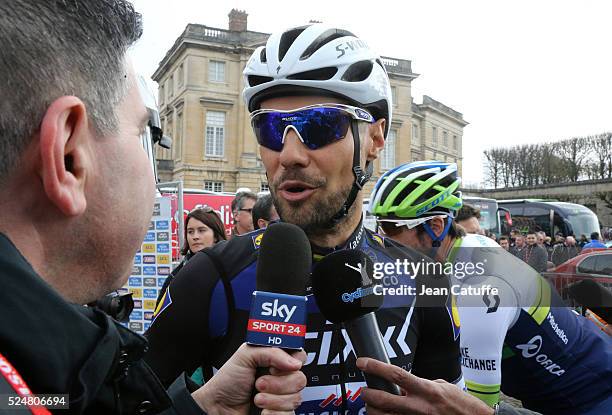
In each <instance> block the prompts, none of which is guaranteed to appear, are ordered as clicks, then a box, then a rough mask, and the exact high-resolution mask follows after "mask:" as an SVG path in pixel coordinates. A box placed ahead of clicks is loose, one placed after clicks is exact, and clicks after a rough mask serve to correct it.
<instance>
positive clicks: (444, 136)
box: [442, 131, 448, 148]
mask: <svg viewBox="0 0 612 415" xmlns="http://www.w3.org/2000/svg"><path fill="white" fill-rule="evenodd" d="M442 141H443V143H444V147H445V148H448V132H447V131H442Z"/></svg>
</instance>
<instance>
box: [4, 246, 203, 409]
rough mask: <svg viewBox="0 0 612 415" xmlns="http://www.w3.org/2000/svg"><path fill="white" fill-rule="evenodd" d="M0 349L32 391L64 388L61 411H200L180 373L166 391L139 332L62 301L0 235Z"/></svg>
mask: <svg viewBox="0 0 612 415" xmlns="http://www.w3.org/2000/svg"><path fill="white" fill-rule="evenodd" d="M0 281H1V286H2V291H1V294H0V353H2V355H4V357H5V358H6V359H7V360H8V361H9V362H10V363H11V364H12V365H13V366H14V367H15V369H16V370H17V371H18V372H19V373H20V374H21V376H22V377H23V379H24V381H25V382H26V383H27V384H28V386H29V387H30V389H31V390H32V392H33V393H34V394H35V395H36V394H68V395H69V402H70V409H69V410H68V411H64V410H62V411H61V413H62V414H81V413H84V414H154V413H163V414H164V415H170V414H203V411H202V410H201V409H200V408H199V406H198V405H197V404H196V403H195V401H194V400H193V399H192V398H191V396H190V392H189V390H188V389H187V386H186V384H185V382H187V380H186V378H185V376H184V375H181V376H180V377H179V378H178V379H177V380H176V381H175V382H174V384H173V385H172V386H171V387H170V390H169V391H168V392H166V391H165V390H164V388H163V386H162V385H161V383H160V382H159V380H158V379H157V377H156V376H155V374H154V373H153V372H152V371H151V369H150V368H149V367H148V366H147V365H146V364H145V363H144V361H143V359H142V358H143V356H144V353H145V352H146V350H147V341H146V339H145V338H144V337H142V336H140V335H138V334H136V333H134V332H132V331H130V330H128V329H127V328H125V327H123V326H121V325H120V324H119V323H117V322H115V321H114V320H112V319H111V318H110V317H108V316H107V315H106V314H104V313H102V312H101V311H98V310H95V309H91V308H87V307H83V306H81V305H76V304H70V303H68V302H66V301H65V300H64V299H63V298H62V297H60V295H59V294H58V293H57V292H55V291H54V290H53V289H52V288H51V287H50V286H49V285H48V284H47V283H46V282H45V281H43V280H42V279H41V278H40V276H38V275H37V274H36V272H35V271H34V269H33V268H32V267H31V265H30V264H29V263H28V262H27V260H26V259H25V258H24V257H23V256H22V255H21V254H20V253H19V251H18V250H17V249H16V248H15V246H14V245H13V244H12V243H11V241H10V240H9V239H8V238H6V236H4V235H2V234H0Z"/></svg>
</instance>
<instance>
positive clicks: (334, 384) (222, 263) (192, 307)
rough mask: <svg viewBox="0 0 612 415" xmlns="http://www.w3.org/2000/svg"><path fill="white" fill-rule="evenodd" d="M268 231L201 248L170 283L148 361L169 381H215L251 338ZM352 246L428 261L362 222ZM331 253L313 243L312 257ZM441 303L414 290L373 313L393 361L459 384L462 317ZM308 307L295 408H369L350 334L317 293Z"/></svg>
mask: <svg viewBox="0 0 612 415" xmlns="http://www.w3.org/2000/svg"><path fill="white" fill-rule="evenodd" d="M262 235H263V231H255V232H252V233H250V234H246V235H243V236H239V237H236V238H233V239H232V240H230V241H228V242H227V243H222V244H218V245H216V246H215V247H213V248H212V249H209V250H206V251H203V252H201V253H198V254H196V255H195V256H194V257H193V258H192V259H191V260H190V261H189V262H188V263H187V264H186V265H185V267H184V268H183V270H181V272H180V273H179V274H178V275H177V276H176V278H175V280H174V281H173V282H172V283H171V284H170V286H169V289H168V290H167V292H166V293H165V298H162V301H161V302H160V307H159V310H158V312H157V313H156V315H155V320H154V322H153V324H152V326H151V328H150V330H149V331H148V332H147V337H148V339H149V346H150V349H149V352H148V353H147V356H146V360H147V362H148V363H149V364H150V365H151V366H152V368H153V369H154V370H155V371H156V373H157V374H158V376H159V377H160V378H161V379H162V382H165V383H169V382H171V381H172V380H173V379H175V378H176V376H178V375H179V374H180V373H181V372H182V371H187V372H188V373H191V372H192V371H193V370H194V369H195V368H196V367H198V366H202V367H203V369H204V374H205V377H207V378H208V377H210V376H212V375H213V373H214V371H215V370H216V369H217V368H219V367H221V365H223V363H224V362H225V361H227V359H228V358H229V357H230V356H231V355H232V354H233V353H234V352H235V351H236V349H237V348H238V347H239V346H240V344H242V343H243V342H244V340H245V335H246V326H247V321H248V318H249V312H250V306H251V297H252V293H253V291H254V290H255V280H256V277H255V276H256V269H257V254H258V248H259V243H260V242H261V237H262ZM344 247H345V246H343V247H340V249H342V248H344ZM346 247H350V248H357V249H361V250H362V251H363V252H365V253H366V254H367V255H368V256H370V257H371V258H372V259H373V260H374V261H375V262H378V263H389V262H394V261H395V260H396V259H402V260H403V259H407V260H409V261H411V262H423V261H428V262H430V260H428V259H427V258H425V257H424V256H422V255H420V254H418V253H416V252H415V251H412V250H407V249H406V248H404V247H402V246H400V245H398V244H395V243H394V242H392V241H390V240H386V239H383V238H382V237H380V236H378V235H375V234H373V233H371V232H369V231H368V230H366V229H364V228H362V227H359V228H358V229H357V230H356V231H355V233H354V234H353V235H352V236H351V238H350V239H349V241H347V244H346ZM328 252H330V250H323V249H319V248H317V247H314V246H313V254H314V255H313V261H317V260H319V259H321V258H322V257H324V255H326V254H327V253H328ZM389 277H391V276H389ZM395 277H397V278H396V279H395V278H389V280H388V281H387V282H386V284H385V285H387V286H388V287H391V286H393V285H397V286H401V285H404V286H413V287H415V286H417V285H419V284H421V281H420V280H419V279H418V278H416V279H415V278H413V277H414V276H411V275H406V274H401V275H395ZM423 283H428V284H429V283H431V284H434V283H435V282H434V281H429V280H427V281H424V282H423ZM438 283H444V284H445V285H448V284H449V280H448V278H446V277H443V276H441V279H440V280H439V281H438ZM438 300H439V301H440V302H439V303H438V304H427V305H424V306H422V307H421V306H420V304H419V300H418V299H416V297H415V296H414V295H412V296H411V295H408V294H403V295H392V296H391V295H390V296H386V297H385V299H384V304H383V307H382V308H381V309H380V310H379V311H377V312H376V317H377V320H378V324H379V327H380V329H381V335H382V338H383V341H384V344H385V346H386V350H387V353H388V355H389V358H390V360H391V362H392V363H393V364H395V365H397V366H400V367H402V368H404V369H406V370H409V371H412V372H413V373H414V374H416V375H418V376H421V377H425V378H428V379H445V380H447V381H449V382H455V383H457V382H459V383H460V382H462V377H461V368H460V363H459V339H458V337H459V322H458V318H457V313H456V312H455V313H454V315H455V318H453V313H452V304H451V302H450V300H449V299H448V298H444V299H438ZM307 305H308V318H307V334H306V339H305V347H304V349H305V352H306V354H307V361H306V363H305V365H304V367H303V369H302V370H303V372H304V374H305V375H306V377H307V380H308V383H307V387H306V388H305V390H304V391H303V393H302V398H303V403H302V405H301V406H300V407H299V408H298V409H297V410H296V411H295V412H296V414H298V415H299V414H313V415H314V414H334V413H337V414H339V413H341V411H342V409H343V408H344V409H347V410H349V413H350V414H360V413H363V412H364V411H365V406H364V402H363V400H362V399H361V398H360V394H361V390H362V388H363V387H364V386H365V383H364V379H363V376H362V374H361V372H360V371H359V370H358V369H357V367H356V365H355V361H356V358H355V356H354V352H353V349H352V346H351V342H350V339H349V338H348V336H347V334H346V332H345V331H344V330H343V329H342V327H341V326H340V325H336V324H332V323H330V322H328V321H326V320H325V318H324V317H323V315H322V314H321V313H320V311H319V309H318V307H317V304H316V302H315V301H314V298H313V297H312V296H309V297H308V304H307Z"/></svg>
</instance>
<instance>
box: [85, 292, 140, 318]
mask: <svg viewBox="0 0 612 415" xmlns="http://www.w3.org/2000/svg"><path fill="white" fill-rule="evenodd" d="M88 306H90V307H96V308H98V309H100V310H102V311H104V312H105V313H106V314H108V315H109V316H111V317H112V318H114V319H115V320H117V321H120V322H122V323H127V321H128V320H129V319H130V314H132V310H134V299H133V298H132V293H119V292H117V291H115V292H113V293H110V294H107V295H105V296H104V297H102V298H101V299H99V300H98V301H94V302H93V303H89V304H88Z"/></svg>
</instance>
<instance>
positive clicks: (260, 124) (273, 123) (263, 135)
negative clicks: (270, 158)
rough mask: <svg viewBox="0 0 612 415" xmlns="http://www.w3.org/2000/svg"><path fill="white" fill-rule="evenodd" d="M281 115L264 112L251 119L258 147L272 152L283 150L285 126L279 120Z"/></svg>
mask: <svg viewBox="0 0 612 415" xmlns="http://www.w3.org/2000/svg"><path fill="white" fill-rule="evenodd" d="M282 115H283V114H282V113H277V112H264V113H261V114H258V115H256V116H255V117H253V119H252V120H251V125H252V126H253V132H255V137H256V138H257V143H259V145H260V146H263V147H265V148H269V149H270V150H273V151H281V150H282V149H283V133H284V131H285V125H284V122H283V121H282V120H281V118H282Z"/></svg>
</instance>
